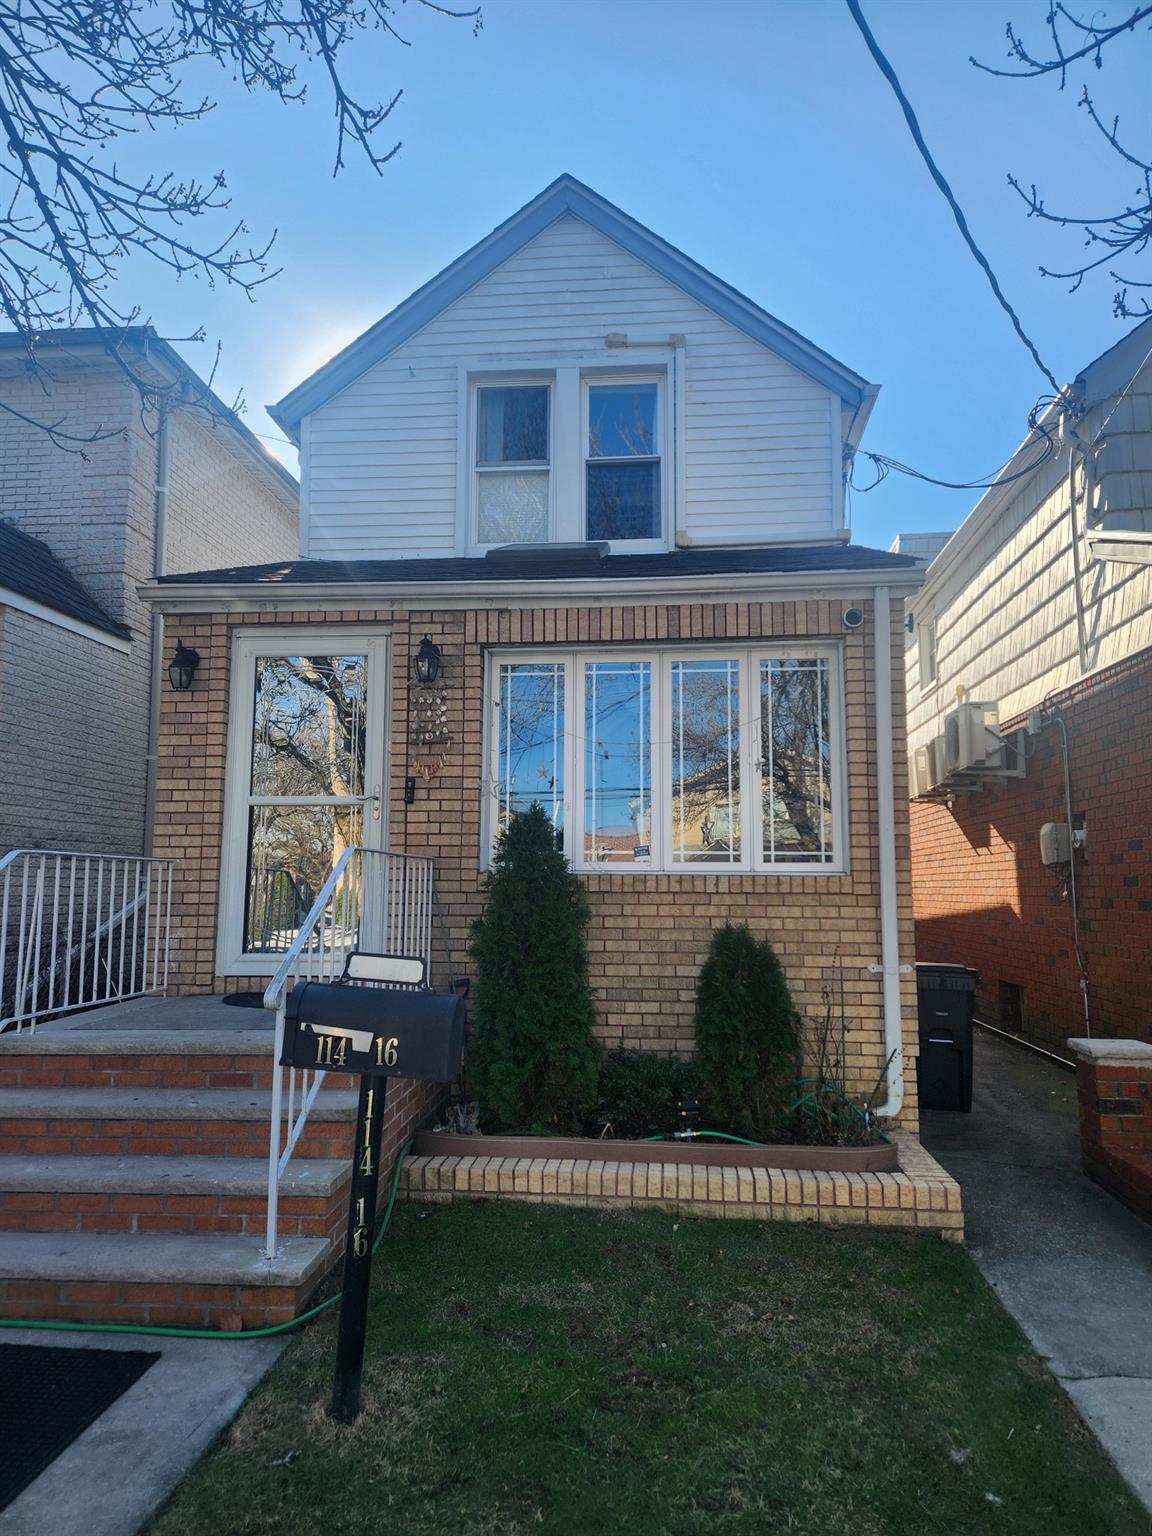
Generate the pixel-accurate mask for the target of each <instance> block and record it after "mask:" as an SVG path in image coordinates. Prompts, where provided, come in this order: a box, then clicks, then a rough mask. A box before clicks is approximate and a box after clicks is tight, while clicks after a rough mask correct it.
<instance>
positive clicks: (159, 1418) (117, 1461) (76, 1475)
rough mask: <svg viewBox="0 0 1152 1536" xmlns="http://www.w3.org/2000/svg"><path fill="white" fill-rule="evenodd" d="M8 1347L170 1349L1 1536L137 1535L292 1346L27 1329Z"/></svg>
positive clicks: (3, 1518)
mask: <svg viewBox="0 0 1152 1536" xmlns="http://www.w3.org/2000/svg"><path fill="white" fill-rule="evenodd" d="M0 1342H4V1343H11V1344H42V1345H50V1346H53V1347H55V1348H61V1347H63V1348H67V1349H146V1350H158V1351H159V1352H160V1359H159V1360H157V1361H156V1363H155V1365H153V1366H152V1367H151V1368H150V1369H149V1370H147V1371H145V1372H144V1375H143V1376H141V1378H140V1380H139V1381H137V1382H136V1383H135V1384H134V1385H133V1386H131V1387H129V1388H128V1390H127V1392H125V1393H124V1394H123V1396H122V1397H118V1398H117V1399H116V1401H115V1402H114V1403H113V1404H112V1405H111V1407H109V1408H107V1409H106V1410H105V1411H104V1413H102V1414H101V1415H100V1417H99V1418H98V1419H97V1420H96V1422H95V1423H94V1424H91V1425H90V1426H89V1427H88V1428H87V1429H86V1430H85V1431H84V1432H83V1434H81V1435H79V1436H77V1438H76V1439H75V1440H74V1441H73V1442H72V1444H71V1445H70V1446H68V1448H67V1449H66V1450H65V1451H63V1452H62V1453H61V1454H60V1455H59V1456H58V1457H57V1458H56V1460H55V1461H54V1462H53V1463H52V1465H51V1466H50V1467H47V1468H46V1469H45V1470H44V1471H43V1472H42V1473H41V1474H40V1476H39V1477H38V1478H37V1479H36V1481H35V1482H34V1483H31V1484H30V1485H29V1486H28V1487H27V1488H26V1489H25V1490H24V1492H23V1493H22V1494H21V1495H20V1496H19V1498H17V1499H16V1500H15V1501H14V1502H13V1503H11V1504H9V1506H8V1508H7V1509H6V1510H5V1511H4V1512H3V1514H0V1536H135V1533H136V1532H137V1531H139V1529H140V1527H141V1526H142V1525H143V1524H144V1522H145V1521H146V1520H147V1519H148V1518H149V1516H150V1515H151V1514H152V1513H153V1512H154V1511H155V1510H156V1509H157V1508H158V1507H159V1506H160V1505H161V1504H162V1503H163V1502H164V1500H165V1499H166V1498H167V1497H168V1495H169V1494H170V1493H171V1492H172V1489H173V1488H175V1486H176V1484H177V1483H178V1482H179V1481H180V1479H181V1478H182V1477H183V1476H184V1474H185V1473H186V1472H187V1471H189V1469H190V1468H191V1467H193V1466H195V1464H196V1462H198V1461H199V1460H200V1458H201V1456H203V1454H204V1452H205V1451H206V1450H207V1449H208V1448H209V1446H210V1445H211V1444H212V1442H213V1441H214V1440H215V1439H216V1437H217V1436H218V1435H219V1434H220V1432H221V1431H222V1430H223V1429H225V1428H226V1427H227V1425H228V1424H229V1423H231V1421H232V1419H233V1418H235V1416H236V1414H237V1413H238V1412H239V1410H240V1407H241V1405H242V1403H243V1402H244V1399H245V1398H246V1397H247V1396H248V1394H249V1393H250V1392H251V1391H252V1388H253V1387H254V1386H255V1385H256V1383H257V1382H258V1381H259V1380H260V1378H261V1377H262V1376H263V1375H264V1374H265V1372H266V1371H268V1370H269V1369H270V1367H271V1366H272V1364H273V1362H274V1361H275V1360H276V1358H277V1357H278V1355H279V1354H280V1352H281V1350H282V1349H283V1348H284V1340H283V1339H242V1340H237V1341H234V1342H233V1341H228V1342H223V1341H221V1340H216V1339H212V1340H197V1339H165V1338H160V1339H157V1338H148V1337H147V1336H146V1335H142V1334H98V1333H51V1332H47V1331H45V1332H43V1333H41V1332H38V1331H31V1330H25V1329H23V1328H11V1329H7V1328H6V1329H4V1330H2V1331H0ZM222 1536H223V1533H222Z"/></svg>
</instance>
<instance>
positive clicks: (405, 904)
mask: <svg viewBox="0 0 1152 1536" xmlns="http://www.w3.org/2000/svg"><path fill="white" fill-rule="evenodd" d="M434 901H435V885H434V878H433V871H432V861H431V859H428V858H424V857H423V856H422V855H420V854H410V853H392V852H390V851H388V850H385V849H379V848H361V847H355V848H347V849H345V851H344V852H343V853H342V854H341V855H340V857H339V858H338V859H337V861H336V863H335V864H334V865H333V867H332V870H331V873H330V874H329V875H328V878H327V879H326V880H325V881H324V884H323V885H322V886H321V887H320V890H319V891H318V892H317V895H316V899H315V901H313V903H312V905H311V907H310V908H309V910H308V913H307V915H306V916H305V918H304V920H303V921H302V922H301V924H300V927H299V930H298V931H297V933H296V935H295V937H294V938H293V939H292V941H291V943H290V944H289V946H288V948H287V950H286V951H285V952H284V954H283V956H282V957H281V959H280V963H279V964H278V965H277V967H276V970H275V972H274V974H273V976H272V979H271V980H270V981H269V983H268V985H267V987H266V988H265V989H264V1006H265V1008H269V1009H275V1011H276V1028H275V1034H274V1037H273V1053H274V1054H273V1060H272V1104H271V1117H270V1125H269V1138H268V1223H267V1233H266V1242H265V1257H266V1258H268V1259H272V1258H273V1257H274V1256H275V1253H276V1228H277V1221H278V1214H279V1198H280V1181H281V1179H282V1178H283V1176H284V1172H285V1170H286V1168H287V1167H288V1164H289V1162H290V1161H291V1158H292V1154H293V1151H294V1150H295V1148H296V1146H297V1144H298V1142H299V1140H300V1137H301V1135H302V1134H303V1131H304V1128H305V1126H306V1124H307V1122H308V1116H309V1114H310V1112H311V1110H312V1106H313V1105H314V1104H315V1102H316V1096H317V1094H318V1093H319V1092H320V1088H321V1085H322V1083H323V1081H324V1073H323V1072H322V1071H320V1070H319V1069H316V1070H312V1069H306V1068H300V1069H298V1068H296V1067H281V1066H280V1065H279V1061H280V1057H281V1055H282V1054H283V1047H284V1020H285V1007H286V1003H287V998H288V991H289V988H290V987H291V986H293V985H295V984H296V983H299V982H301V981H305V980H321V981H323V980H327V981H336V980H337V979H338V978H339V977H340V976H341V975H342V974H343V972H344V966H345V963H346V961H347V958H348V956H349V954H351V952H352V951H353V950H354V949H367V950H374V951H377V952H383V953H388V954H405V955H413V956H419V957H420V958H422V959H423V960H424V961H425V962H426V963H430V961H431V946H432V914H433V904H434Z"/></svg>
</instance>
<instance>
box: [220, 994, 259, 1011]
mask: <svg viewBox="0 0 1152 1536" xmlns="http://www.w3.org/2000/svg"><path fill="white" fill-rule="evenodd" d="M220 1001H221V1002H222V1003H224V1004H225V1006H226V1007H228V1008H263V1006H264V994H263V992H225V994H224V996H223V997H222V998H221V999H220Z"/></svg>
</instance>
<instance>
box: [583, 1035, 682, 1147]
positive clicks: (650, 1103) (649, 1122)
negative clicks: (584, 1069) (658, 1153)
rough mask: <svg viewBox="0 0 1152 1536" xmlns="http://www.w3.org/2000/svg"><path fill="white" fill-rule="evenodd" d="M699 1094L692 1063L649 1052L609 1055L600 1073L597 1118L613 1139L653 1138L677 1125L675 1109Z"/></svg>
mask: <svg viewBox="0 0 1152 1536" xmlns="http://www.w3.org/2000/svg"><path fill="white" fill-rule="evenodd" d="M699 1091H700V1073H699V1071H698V1069H697V1066H696V1063H695V1062H694V1061H681V1060H680V1058H679V1057H677V1056H657V1055H656V1054H655V1052H653V1051H624V1050H617V1051H610V1052H609V1053H608V1055H607V1056H605V1058H604V1065H603V1067H602V1068H601V1070H600V1114H601V1116H602V1117H603V1119H605V1120H608V1121H610V1122H611V1124H612V1135H614V1136H654V1135H656V1134H657V1133H658V1132H660V1131H665V1132H667V1131H674V1130H676V1129H677V1127H678V1125H679V1114H678V1110H677V1106H678V1105H679V1103H680V1101H681V1100H682V1099H693V1098H695V1097H696V1095H697V1094H698V1093H699Z"/></svg>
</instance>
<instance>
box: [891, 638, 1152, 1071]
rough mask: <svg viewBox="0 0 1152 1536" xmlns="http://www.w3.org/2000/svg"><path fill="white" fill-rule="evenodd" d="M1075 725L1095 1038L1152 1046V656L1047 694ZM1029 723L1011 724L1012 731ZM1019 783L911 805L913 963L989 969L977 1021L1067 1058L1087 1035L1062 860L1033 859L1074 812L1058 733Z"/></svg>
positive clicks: (1046, 734) (1036, 745)
mask: <svg viewBox="0 0 1152 1536" xmlns="http://www.w3.org/2000/svg"><path fill="white" fill-rule="evenodd" d="M1053 710H1058V711H1059V713H1060V715H1061V716H1062V717H1063V719H1064V722H1065V726H1066V729H1067V732H1068V742H1069V761H1070V769H1071V782H1072V811H1073V821H1074V825H1076V826H1083V827H1085V828H1086V829H1087V845H1086V849H1085V852H1084V854H1083V855H1077V864H1076V879H1077V889H1078V896H1079V906H1080V917H1081V921H1080V935H1081V937H1080V946H1081V952H1082V955H1083V957H1084V962H1085V967H1086V970H1087V976H1088V999H1089V1010H1090V1017H1091V1032H1092V1034H1093V1035H1103V1036H1108V1037H1113V1038H1118V1037H1123V1036H1127V1037H1131V1038H1134V1039H1139V1040H1146V1041H1147V1040H1152V1006H1150V1005H1149V1002H1148V988H1147V985H1146V980H1145V977H1144V974H1143V967H1144V963H1145V961H1146V958H1147V956H1148V954H1149V953H1150V952H1152V832H1150V831H1149V828H1148V825H1147V807H1148V806H1149V805H1150V804H1152V748H1150V746H1149V743H1150V741H1152V651H1143V652H1141V653H1140V654H1138V655H1136V656H1133V657H1132V658H1130V659H1129V660H1128V661H1125V662H1123V663H1121V664H1119V665H1117V666H1114V667H1109V668H1107V669H1105V670H1104V671H1101V672H1099V673H1097V674H1095V675H1094V676H1092V677H1090V678H1088V679H1086V680H1085V681H1084V682H1083V683H1080V684H1077V685H1076V686H1075V687H1073V688H1069V689H1066V690H1064V691H1062V692H1061V693H1058V694H1055V695H1053V696H1052V698H1051V699H1050V700H1049V704H1048V706H1047V714H1048V716H1050V715H1051V713H1052V711H1053ZM1022 723H1023V722H1022V721H1005V722H1002V726H1003V728H1004V729H1011V728H1013V727H1014V726H1016V725H1019V724H1022ZM1028 751H1029V752H1030V753H1031V754H1032V755H1031V757H1030V759H1029V761H1028V765H1027V774H1026V777H1025V778H1024V779H1022V780H1007V781H1005V782H1002V783H998V784H989V785H987V786H986V787H985V788H984V789H983V790H982V791H980V792H978V793H961V794H957V795H956V797H955V798H954V800H953V801H952V803H951V805H938V804H932V803H930V802H926V801H914V802H913V803H912V808H911V825H912V861H913V872H914V883H913V903H914V910H915V917H916V957H917V959H918V960H943V961H957V962H960V963H962V964H964V965H969V966H972V967H974V968H975V969H976V970H978V971H979V972H980V989H979V991H978V993H977V1017H979V1018H982V1019H985V1020H987V1021H988V1022H989V1023H992V1024H996V1025H998V1026H1000V1027H1002V1028H1006V1029H1011V1030H1016V1029H1019V1031H1020V1033H1021V1034H1022V1035H1023V1037H1024V1038H1025V1039H1027V1040H1030V1041H1032V1042H1033V1043H1034V1044H1037V1045H1041V1046H1043V1047H1045V1049H1048V1050H1052V1051H1055V1052H1056V1053H1057V1054H1059V1055H1067V1046H1066V1041H1067V1039H1068V1037H1069V1036H1077V1035H1083V1034H1084V1033H1085V1025H1084V1009H1083V998H1082V993H1081V989H1080V975H1079V969H1078V966H1077V962H1076V954H1075V944H1074V935H1073V922H1072V902H1071V890H1070V884H1069V878H1068V874H1069V872H1068V866H1067V865H1066V864H1057V865H1049V866H1045V865H1043V864H1042V863H1041V862H1040V849H1039V835H1040V827H1041V826H1042V824H1043V823H1044V822H1050V821H1052V822H1063V821H1064V820H1065V816H1066V810H1065V797H1064V776H1063V762H1062V753H1061V749H1060V734H1059V730H1058V729H1057V728H1056V727H1055V726H1053V725H1051V724H1049V725H1047V726H1046V727H1045V728H1044V729H1043V730H1042V731H1041V732H1040V734H1039V735H1037V736H1036V737H1034V738H1031V739H1030V740H1029V742H1028Z"/></svg>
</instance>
